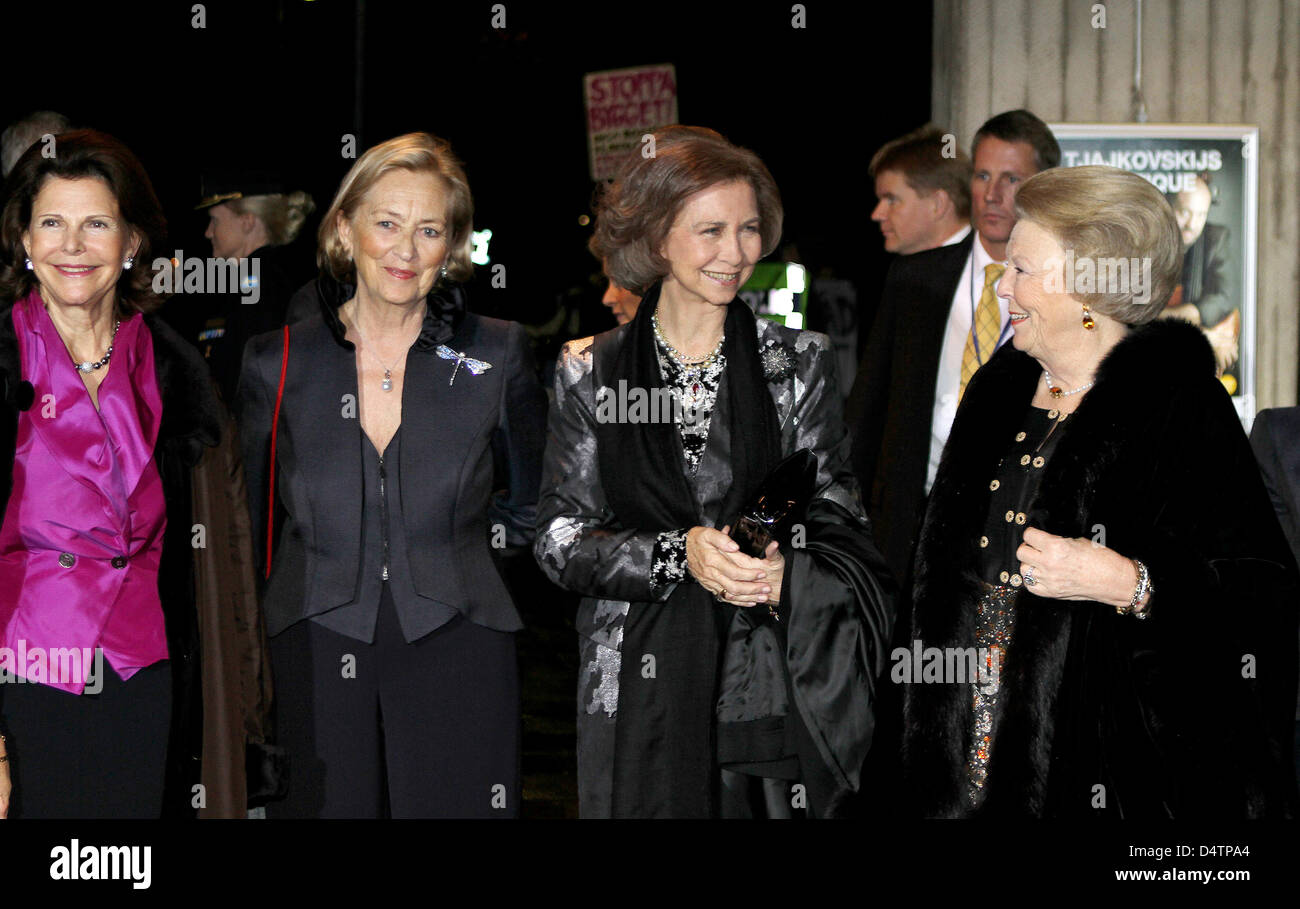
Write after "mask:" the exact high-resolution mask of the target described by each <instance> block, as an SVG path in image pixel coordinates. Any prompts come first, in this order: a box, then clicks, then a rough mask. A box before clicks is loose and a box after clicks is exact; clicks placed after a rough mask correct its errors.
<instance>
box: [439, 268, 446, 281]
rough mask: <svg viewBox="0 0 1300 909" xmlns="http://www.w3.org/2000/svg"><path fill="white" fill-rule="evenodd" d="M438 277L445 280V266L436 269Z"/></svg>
mask: <svg viewBox="0 0 1300 909" xmlns="http://www.w3.org/2000/svg"><path fill="white" fill-rule="evenodd" d="M438 277H440V278H442V279H443V280H446V278H447V266H446V265H443V266H442V268H440V269H438Z"/></svg>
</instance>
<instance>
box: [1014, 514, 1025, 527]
mask: <svg viewBox="0 0 1300 909" xmlns="http://www.w3.org/2000/svg"><path fill="white" fill-rule="evenodd" d="M1016 523H1017V524H1023V523H1025V513H1024V512H1023V511H1022V512H1020V513H1019V514H1017V515H1016Z"/></svg>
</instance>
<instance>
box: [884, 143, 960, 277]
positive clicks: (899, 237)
mask: <svg viewBox="0 0 1300 909" xmlns="http://www.w3.org/2000/svg"><path fill="white" fill-rule="evenodd" d="M867 173H868V174H870V176H871V178H872V179H873V180H874V181H875V185H876V198H877V200H878V201H877V203H876V207H875V209H874V210H873V211H872V212H871V220H872V221H875V222H876V223H877V224H879V225H880V233H881V234H882V235H883V237H884V239H885V249H886V250H888V251H889V252H892V253H898V254H900V255H911V254H912V253H918V252H922V251H924V250H927V249H934V248H935V247H936V246H947V245H949V244H952V243H960V242H961V241H962V239H963V238H964V237H965V236H966V234H967V233H969V232H970V177H971V163H970V158H968V157H967V156H966V153H965V152H963V151H962V150H961V149H959V148H955V147H953V145H952V143H951V142H950V141H945V139H944V134H943V132H942V131H941V130H940V129H939V128H938V127H937V126H923V127H921V128H920V129H917V130H914V131H912V132H910V133H908V134H907V135H905V136H900V137H899V138H897V139H894V140H892V141H890V142H886V143H885V144H884V145H882V146H881V147H880V150H879V151H877V152H876V153H875V155H873V156H872V158H871V163H870V164H869V165H867Z"/></svg>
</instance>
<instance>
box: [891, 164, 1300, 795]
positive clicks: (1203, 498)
mask: <svg viewBox="0 0 1300 909" xmlns="http://www.w3.org/2000/svg"><path fill="white" fill-rule="evenodd" d="M1016 207H1017V210H1018V217H1019V219H1020V220H1019V221H1018V223H1017V224H1016V228H1015V231H1014V232H1013V234H1012V236H1011V240H1010V244H1009V246H1008V258H1009V264H1008V267H1007V270H1006V272H1005V274H1004V276H1003V278H1002V280H1001V282H1000V284H999V287H998V294H999V296H1001V297H1003V298H1004V299H1006V300H1007V301H1008V302H1009V304H1010V313H1011V322H1012V326H1013V329H1014V332H1015V335H1014V340H1013V343H1012V344H1009V345H1007V346H1006V347H1005V348H1003V349H1002V350H1001V351H1000V352H999V353H998V354H996V355H995V356H994V357H993V358H992V359H991V360H990V361H989V362H988V364H986V365H985V366H984V367H983V368H981V369H980V370H979V372H978V373H976V375H975V376H974V378H973V379H972V381H971V383H970V385H969V386H968V389H967V393H966V395H965V398H964V400H963V401H962V404H961V409H960V411H959V412H958V414H957V419H956V422H955V424H954V426H953V430H952V435H951V437H950V438H949V440H948V444H947V447H946V449H945V450H944V454H943V461H942V463H941V466H940V469H939V474H938V478H937V479H936V482H935V485H934V489H933V493H932V495H931V499H930V503H929V507H928V511H927V513H926V517H925V522H924V526H923V529H922V533H921V539H920V543H919V548H918V551H917V556H916V564H915V587H914V590H913V602H912V605H911V608H910V610H905V611H904V614H903V615H902V616H900V634H899V636H898V637H897V638H896V643H898V644H899V645H900V646H899V647H897V648H896V649H895V650H894V653H893V662H892V666H891V678H892V681H893V682H894V683H895V685H893V686H888V687H892V688H894V689H895V692H896V694H897V695H898V697H899V699H900V700H901V716H897V717H895V720H896V721H897V720H901V729H900V730H899V731H898V732H897V735H898V736H899V737H900V738H901V743H900V747H899V748H898V749H897V750H896V752H895V755H894V756H895V757H896V758H898V759H899V760H901V766H900V767H896V768H894V771H895V774H897V775H893V774H891V776H892V779H891V780H890V782H891V784H892V787H893V789H894V795H893V796H892V797H894V798H897V799H899V800H901V803H902V804H901V806H899V807H901V808H902V810H903V811H905V812H906V813H909V814H916V815H922V816H930V817H961V816H973V815H974V816H1019V817H1060V816H1066V817H1078V816H1089V815H1108V816H1114V817H1124V818H1133V817H1188V816H1214V817H1230V816H1231V817H1245V816H1250V817H1258V816H1288V815H1292V816H1293V815H1294V814H1295V811H1296V803H1297V796H1296V783H1295V779H1294V776H1293V775H1292V774H1291V773H1290V770H1289V768H1290V767H1291V761H1290V751H1291V743H1290V731H1289V730H1290V726H1291V720H1292V717H1293V715H1294V708H1295V696H1296V695H1295V693H1296V652H1295V641H1296V621H1297V617H1296V602H1297V590H1296V585H1297V572H1296V567H1295V562H1294V561H1293V559H1292V556H1291V554H1290V552H1289V551H1288V549H1287V545H1286V542H1285V539H1284V538H1283V536H1282V533H1281V531H1280V529H1279V527H1278V524H1277V521H1276V519H1275V518H1274V516H1273V513H1272V509H1271V508H1270V505H1269V500H1268V498H1267V494H1266V492H1265V490H1264V487H1263V485H1262V483H1261V480H1260V476H1259V472H1258V469H1257V467H1256V466H1255V462H1254V459H1253V458H1252V455H1251V450H1250V446H1249V443H1248V442H1247V439H1246V436H1245V434H1244V433H1243V431H1242V428H1241V425H1240V423H1239V422H1238V418H1237V414H1236V412H1235V410H1234V408H1233V406H1232V402H1231V400H1230V398H1229V396H1228V395H1227V393H1226V392H1225V391H1224V388H1223V386H1222V385H1221V384H1220V382H1219V381H1218V380H1217V379H1216V377H1215V362H1214V356H1213V354H1212V352H1211V350H1210V348H1209V345H1208V344H1207V343H1206V341H1205V339H1204V337H1203V336H1202V335H1201V334H1200V332H1198V331H1197V330H1196V329H1195V328H1193V327H1191V326H1189V325H1186V324H1184V323H1181V322H1178V321H1175V320H1166V319H1157V318H1156V317H1157V316H1158V315H1159V314H1160V311H1161V310H1162V309H1163V308H1164V305H1165V303H1166V302H1167V300H1168V299H1169V297H1170V294H1171V293H1172V291H1173V289H1174V286H1175V284H1176V283H1177V281H1178V276H1179V266H1180V260H1181V247H1180V245H1179V233H1178V227H1177V224H1176V223H1175V220H1174V215H1173V212H1172V211H1171V210H1170V209H1169V206H1168V205H1167V204H1166V203H1165V201H1164V200H1163V199H1162V198H1161V196H1160V194H1159V193H1158V192H1157V191H1156V190H1155V189H1154V188H1153V187H1152V186H1151V185H1150V184H1149V183H1147V182H1146V181H1145V180H1143V179H1142V178H1140V177H1138V176H1135V175H1133V174H1130V173H1127V172H1124V171H1120V170H1117V169H1115V168H1109V167H1077V168H1068V169H1066V168H1062V169H1060V170H1050V171H1046V172H1044V173H1041V174H1039V175H1037V176H1035V177H1033V178H1032V179H1031V180H1029V181H1027V182H1026V183H1025V184H1024V186H1023V187H1022V188H1021V190H1020V192H1019V194H1018V195H1017V198H1016ZM1071 253H1072V255H1071ZM1121 267H1122V269H1121ZM1108 277H1109V279H1110V280H1108ZM1094 279H1095V280H1098V281H1099V282H1101V283H1097V284H1093V283H1092V281H1093V280H1094ZM900 779H901V783H902V785H901V786H899V785H897V784H898V782H899V781H900Z"/></svg>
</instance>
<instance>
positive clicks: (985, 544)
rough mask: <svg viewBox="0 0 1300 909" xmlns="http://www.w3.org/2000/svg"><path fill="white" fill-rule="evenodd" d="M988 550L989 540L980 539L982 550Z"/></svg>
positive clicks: (986, 538)
mask: <svg viewBox="0 0 1300 909" xmlns="http://www.w3.org/2000/svg"><path fill="white" fill-rule="evenodd" d="M988 548H989V538H988V537H980V549H988Z"/></svg>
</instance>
